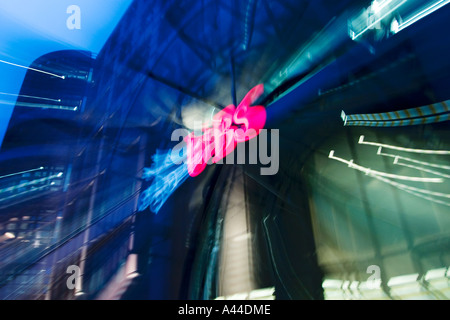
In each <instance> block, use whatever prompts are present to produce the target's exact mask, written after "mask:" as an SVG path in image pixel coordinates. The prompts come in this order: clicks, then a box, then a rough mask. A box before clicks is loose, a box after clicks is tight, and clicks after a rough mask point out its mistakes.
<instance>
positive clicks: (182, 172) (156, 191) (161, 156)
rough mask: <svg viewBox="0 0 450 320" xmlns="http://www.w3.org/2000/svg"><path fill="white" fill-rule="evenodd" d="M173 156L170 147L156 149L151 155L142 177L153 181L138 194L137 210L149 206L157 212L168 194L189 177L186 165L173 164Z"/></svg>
mask: <svg viewBox="0 0 450 320" xmlns="http://www.w3.org/2000/svg"><path fill="white" fill-rule="evenodd" d="M173 157H174V155H173V153H172V149H170V150H168V151H167V150H166V151H161V150H157V152H156V154H155V155H154V156H153V157H152V160H153V163H152V166H151V167H150V168H144V173H143V174H142V178H143V179H145V180H147V181H150V180H152V181H153V182H152V184H151V185H150V187H148V188H147V189H146V190H145V191H144V192H143V193H142V194H141V196H140V199H139V211H143V210H145V209H146V208H150V210H151V211H152V212H154V213H158V211H159V210H160V209H161V207H162V206H163V204H164V203H165V202H166V201H167V199H168V198H169V197H170V195H171V194H172V193H174V192H175V190H176V189H177V188H178V187H179V186H180V185H181V184H182V183H183V182H184V181H185V180H186V179H187V178H188V177H189V173H188V168H187V165H186V164H185V163H183V164H181V165H177V164H175V163H176V162H177V161H173ZM180 160H181V159H180Z"/></svg>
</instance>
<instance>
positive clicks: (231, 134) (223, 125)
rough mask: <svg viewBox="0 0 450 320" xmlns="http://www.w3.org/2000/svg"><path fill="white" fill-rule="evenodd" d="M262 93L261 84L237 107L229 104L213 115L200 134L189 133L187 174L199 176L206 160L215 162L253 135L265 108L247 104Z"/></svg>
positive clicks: (260, 124)
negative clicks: (207, 125) (209, 124)
mask: <svg viewBox="0 0 450 320" xmlns="http://www.w3.org/2000/svg"><path fill="white" fill-rule="evenodd" d="M263 92H264V85H263V84H259V85H257V86H256V87H254V88H253V89H251V90H250V91H249V92H248V93H247V95H246V96H245V97H244V99H243V100H242V101H241V103H240V104H239V105H238V106H237V108H236V107H235V106H234V105H229V106H227V107H226V108H224V109H223V110H221V111H219V112H218V113H217V114H216V115H214V117H213V126H212V127H208V128H203V129H202V131H203V135H201V136H195V134H194V132H191V133H190V134H189V135H187V136H186V137H185V138H184V141H186V144H187V150H186V151H187V167H188V173H189V175H190V176H191V177H195V176H197V175H199V174H200V173H201V172H202V171H203V170H204V169H205V168H206V165H207V162H208V161H209V160H212V162H213V163H217V162H218V161H220V160H221V159H223V158H224V157H226V156H227V155H228V154H230V153H231V152H232V151H233V150H234V149H235V148H236V145H237V144H238V143H240V142H245V141H247V140H250V139H252V138H254V137H256V136H257V135H258V134H259V132H260V130H261V129H263V128H264V124H265V123H266V117H267V115H266V109H265V108H264V107H263V106H251V105H252V104H253V103H254V102H255V101H256V99H258V98H259V97H260V96H261V94H262V93H263Z"/></svg>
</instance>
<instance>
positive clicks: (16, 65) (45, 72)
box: [0, 60, 66, 80]
mask: <svg viewBox="0 0 450 320" xmlns="http://www.w3.org/2000/svg"><path fill="white" fill-rule="evenodd" d="M0 62H1V63H4V64H9V65H11V66H14V67H19V68H23V69H27V70H32V71H36V72H40V73H44V74H48V75H51V76H53V77H57V78H60V79H63V80H64V79H65V78H66V77H64V76H60V75H57V74H54V73H51V72H47V71H43V70H38V69H34V68H29V67H25V66H21V65H20V64H15V63H12V62H8V61H5V60H0Z"/></svg>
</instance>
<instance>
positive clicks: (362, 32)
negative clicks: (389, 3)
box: [352, 0, 406, 40]
mask: <svg viewBox="0 0 450 320" xmlns="http://www.w3.org/2000/svg"><path fill="white" fill-rule="evenodd" d="M405 2H406V0H403V1H402V2H400V3H399V4H398V5H396V6H395V7H393V8H392V9H391V10H389V11H388V12H386V13H385V14H383V15H382V16H381V17H380V18H378V19H376V20H375V21H374V22H372V23H371V24H369V25H368V26H367V27H366V28H364V29H363V30H362V31H361V32H360V33H358V34H356V35H354V36H353V37H352V40H356V38H358V37H360V36H361V35H363V34H364V33H366V31H367V30H369V29H371V28H373V27H374V26H375V25H376V24H377V23H378V22H380V21H381V20H383V19H384V18H386V17H387V16H388V15H389V14H391V13H392V12H394V11H395V10H397V9H398V8H399V7H400V6H402V5H403V4H404V3H405Z"/></svg>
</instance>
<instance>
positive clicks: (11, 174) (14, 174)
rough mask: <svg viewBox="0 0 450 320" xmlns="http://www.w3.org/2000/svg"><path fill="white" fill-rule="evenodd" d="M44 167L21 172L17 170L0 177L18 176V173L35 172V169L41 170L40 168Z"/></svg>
mask: <svg viewBox="0 0 450 320" xmlns="http://www.w3.org/2000/svg"><path fill="white" fill-rule="evenodd" d="M42 169H44V167H39V168H36V169H30V170H25V171H20V172H16V173H10V174H7V175H5V176H1V177H0V179H3V178H7V177H12V176H16V175H18V174H23V173H28V172H33V171H39V170H42Z"/></svg>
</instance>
